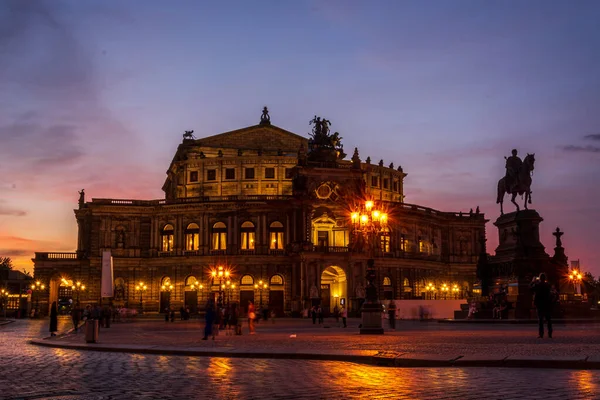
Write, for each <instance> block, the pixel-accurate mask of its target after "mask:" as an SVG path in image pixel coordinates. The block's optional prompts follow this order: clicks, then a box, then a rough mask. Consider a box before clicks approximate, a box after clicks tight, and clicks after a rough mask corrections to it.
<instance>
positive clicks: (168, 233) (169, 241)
mask: <svg viewBox="0 0 600 400" xmlns="http://www.w3.org/2000/svg"><path fill="white" fill-rule="evenodd" d="M160 235H161V238H162V246H161V251H173V238H174V236H175V229H174V228H173V225H171V224H167V225H165V227H164V228H163V229H162V231H161V233H160Z"/></svg>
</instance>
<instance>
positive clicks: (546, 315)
mask: <svg viewBox="0 0 600 400" xmlns="http://www.w3.org/2000/svg"><path fill="white" fill-rule="evenodd" d="M530 287H531V291H532V292H533V293H534V296H535V297H534V300H533V304H535V308H536V309H537V314H538V325H539V335H538V338H540V339H541V338H543V337H544V319H545V320H546V322H547V323H548V337H549V338H550V339H552V308H553V305H554V303H555V298H554V296H553V294H552V288H551V286H550V284H549V283H548V282H546V274H544V273H541V274H540V276H539V277H534V278H533V280H532V281H531V284H530Z"/></svg>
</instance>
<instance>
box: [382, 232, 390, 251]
mask: <svg viewBox="0 0 600 400" xmlns="http://www.w3.org/2000/svg"><path fill="white" fill-rule="evenodd" d="M380 237H381V251H383V252H384V253H389V252H390V228H384V229H383V231H382V232H381V236H380Z"/></svg>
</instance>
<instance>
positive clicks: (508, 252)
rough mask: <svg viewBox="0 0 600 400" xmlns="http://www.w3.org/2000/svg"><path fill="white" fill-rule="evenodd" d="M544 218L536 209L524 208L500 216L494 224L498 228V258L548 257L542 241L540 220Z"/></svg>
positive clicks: (496, 256)
mask: <svg viewBox="0 0 600 400" xmlns="http://www.w3.org/2000/svg"><path fill="white" fill-rule="evenodd" d="M543 220H544V219H543V218H542V217H540V215H539V214H538V213H537V211H535V210H522V211H519V212H512V213H509V214H504V215H501V216H500V217H498V219H497V220H496V222H494V225H496V227H497V228H498V247H497V248H496V255H495V258H496V259H497V260H499V261H500V260H502V261H504V260H515V259H518V258H527V259H535V258H544V259H547V258H548V254H546V252H545V251H544V245H543V244H542V243H541V242H540V227H539V225H540V222H542V221H543Z"/></svg>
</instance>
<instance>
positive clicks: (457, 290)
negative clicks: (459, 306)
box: [452, 284, 460, 300]
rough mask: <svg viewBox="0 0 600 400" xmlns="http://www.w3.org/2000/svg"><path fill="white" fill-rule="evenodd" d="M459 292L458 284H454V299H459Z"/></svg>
mask: <svg viewBox="0 0 600 400" xmlns="http://www.w3.org/2000/svg"><path fill="white" fill-rule="evenodd" d="M458 292H460V289H459V288H458V285H457V284H454V285H453V286H452V293H454V299H455V300H456V299H458Z"/></svg>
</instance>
